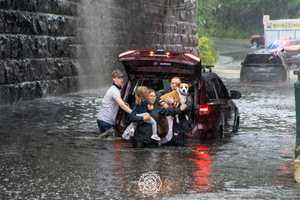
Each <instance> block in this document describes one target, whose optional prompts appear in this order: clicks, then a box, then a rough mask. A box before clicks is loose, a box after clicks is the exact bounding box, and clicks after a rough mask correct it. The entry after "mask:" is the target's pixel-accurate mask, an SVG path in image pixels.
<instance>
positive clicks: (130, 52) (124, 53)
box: [119, 50, 135, 58]
mask: <svg viewBox="0 0 300 200" xmlns="http://www.w3.org/2000/svg"><path fill="white" fill-rule="evenodd" d="M133 52H135V50H130V51H125V52H123V53H120V54H119V58H121V57H123V56H126V55H129V54H132V53H133Z"/></svg>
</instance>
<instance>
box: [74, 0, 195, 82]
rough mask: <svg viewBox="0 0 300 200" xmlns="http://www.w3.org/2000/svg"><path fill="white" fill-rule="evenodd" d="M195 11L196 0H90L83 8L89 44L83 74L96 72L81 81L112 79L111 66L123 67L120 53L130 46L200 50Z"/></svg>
mask: <svg viewBox="0 0 300 200" xmlns="http://www.w3.org/2000/svg"><path fill="white" fill-rule="evenodd" d="M195 12H196V3H195V1H193V0H151V1H149V0H134V1H127V0H114V1H110V0H106V1H105V0H104V1H93V0H86V1H85V4H84V5H82V6H81V10H80V12H79V15H80V16H81V17H80V18H81V19H82V21H81V23H80V34H81V36H82V38H83V41H84V44H85V48H83V49H82V55H83V56H81V57H80V63H81V66H84V67H83V68H82V70H83V71H82V72H81V74H94V75H95V76H94V79H91V77H90V76H88V79H81V83H82V84H81V85H82V86H84V85H90V82H92V85H94V86H97V85H98V86H99V85H102V84H105V83H108V82H109V81H110V72H111V69H112V68H114V67H120V66H119V63H118V62H117V56H118V54H119V53H120V52H123V51H126V50H128V49H149V48H153V49H155V48H164V49H168V50H174V51H191V52H194V53H195V54H197V51H196V46H197V36H196V32H197V27H196V24H195V17H196V16H195V15H196V13H195ZM84 77H85V76H82V78H84Z"/></svg>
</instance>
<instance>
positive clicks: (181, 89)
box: [178, 83, 190, 96]
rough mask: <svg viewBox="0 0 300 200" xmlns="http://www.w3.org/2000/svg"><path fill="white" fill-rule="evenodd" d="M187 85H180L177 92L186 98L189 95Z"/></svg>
mask: <svg viewBox="0 0 300 200" xmlns="http://www.w3.org/2000/svg"><path fill="white" fill-rule="evenodd" d="M189 87H190V86H189V84H187V83H181V84H180V86H179V88H178V90H179V92H180V94H182V95H184V96H188V95H189Z"/></svg>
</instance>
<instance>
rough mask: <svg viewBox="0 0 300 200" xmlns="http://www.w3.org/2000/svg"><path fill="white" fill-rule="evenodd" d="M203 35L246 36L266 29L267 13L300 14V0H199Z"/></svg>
mask: <svg viewBox="0 0 300 200" xmlns="http://www.w3.org/2000/svg"><path fill="white" fill-rule="evenodd" d="M197 9H198V15H197V23H198V27H199V34H200V35H204V34H208V35H213V36H218V37H233V38H244V37H249V36H250V35H251V34H254V33H262V32H263V24H262V18H263V15H270V16H271V19H284V18H297V17H300V0H276V1H275V0H248V1H246V0H209V1H208V0H197Z"/></svg>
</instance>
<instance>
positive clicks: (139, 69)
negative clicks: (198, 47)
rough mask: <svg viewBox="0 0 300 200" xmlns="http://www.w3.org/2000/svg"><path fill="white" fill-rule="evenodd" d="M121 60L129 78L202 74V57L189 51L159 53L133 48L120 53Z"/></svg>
mask: <svg viewBox="0 0 300 200" xmlns="http://www.w3.org/2000/svg"><path fill="white" fill-rule="evenodd" d="M119 61H120V62H121V63H122V64H123V66H124V68H125V70H126V73H127V75H128V77H129V79H135V78H159V79H167V78H171V77H174V76H179V77H184V78H193V77H195V76H199V77H200V76H201V62H200V59H199V58H198V57H196V56H194V55H192V54H189V53H174V52H164V53H162V52H160V53H159V54H157V53H155V52H154V51H151V50H141V51H138V50H133V51H128V52H124V53H122V54H120V56H119Z"/></svg>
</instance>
